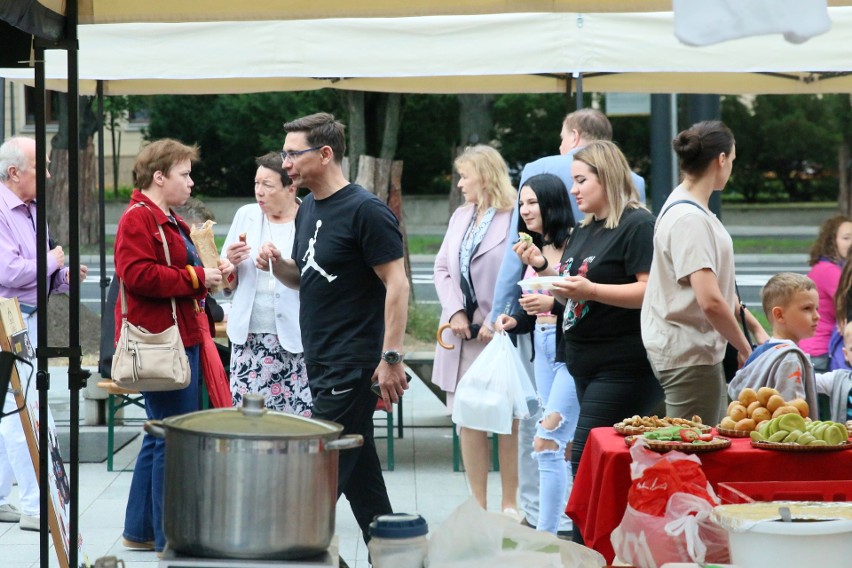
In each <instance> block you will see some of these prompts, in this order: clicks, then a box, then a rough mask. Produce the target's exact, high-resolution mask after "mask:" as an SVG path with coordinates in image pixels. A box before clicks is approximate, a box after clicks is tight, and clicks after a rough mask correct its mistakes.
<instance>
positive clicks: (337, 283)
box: [293, 184, 402, 367]
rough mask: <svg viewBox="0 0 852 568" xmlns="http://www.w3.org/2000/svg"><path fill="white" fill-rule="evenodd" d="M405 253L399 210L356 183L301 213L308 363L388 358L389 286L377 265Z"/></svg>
mask: <svg viewBox="0 0 852 568" xmlns="http://www.w3.org/2000/svg"><path fill="white" fill-rule="evenodd" d="M398 258H402V233H401V232H400V230H399V222H398V221H397V219H396V217H395V216H394V214H393V213H392V212H391V210H390V209H388V207H387V205H385V204H384V203H382V202H381V201H380V200H379V199H378V198H377V197H376V196H375V195H373V194H372V193H370V192H368V191H367V190H366V189H364V188H363V187H361V186H359V185H355V184H349V185H347V186H346V187H344V188H343V189H341V190H339V191H338V192H336V193H334V194H333V195H331V196H330V197H328V198H326V199H322V200H316V199H314V197H313V195H308V196H307V197H305V199H304V200H303V201H302V205H301V207H299V212H298V214H297V215H296V235H295V243H294V244H293V260H295V261H296V265H297V266H298V267H299V270H300V271H301V273H302V282H301V286H300V291H299V301H300V309H299V324H300V325H301V328H302V344H303V345H304V348H305V360H306V361H307V362H308V363H315V364H320V365H328V366H334V367H371V366H375V365H377V364H378V361H379V358H380V357H381V351H382V342H383V339H384V325H385V286H384V284H383V283H382V281H381V280H380V279H379V277H378V276H377V275H376V273H375V271H374V270H373V267H374V266H378V265H380V264H385V263H387V262H391V261H393V260H396V259H398Z"/></svg>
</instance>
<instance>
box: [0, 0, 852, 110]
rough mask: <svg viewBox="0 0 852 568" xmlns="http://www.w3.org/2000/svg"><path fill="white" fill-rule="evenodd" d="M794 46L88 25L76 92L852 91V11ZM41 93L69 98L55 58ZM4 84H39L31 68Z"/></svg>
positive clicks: (603, 30)
mask: <svg viewBox="0 0 852 568" xmlns="http://www.w3.org/2000/svg"><path fill="white" fill-rule="evenodd" d="M830 16H831V19H832V28H831V31H830V32H828V33H826V34H823V35H821V36H818V37H815V38H812V39H811V40H809V41H808V42H806V43H804V44H801V45H795V44H791V43H788V42H786V41H784V39H783V38H782V37H781V36H780V35H778V36H759V37H752V38H746V39H740V40H735V41H729V42H726V43H722V44H717V45H712V46H706V47H700V48H698V47H690V46H686V45H684V44H682V43H680V42H679V41H678V40H677V39H676V38H675V37H674V34H673V29H674V23H673V15H672V13H671V12H652V13H592V14H578V13H555V14H554V13H530V14H488V15H479V16H463V17H460V16H426V17H414V18H346V19H322V20H298V21H294V20H287V21H253V22H202V23H198V22H196V23H173V24H162V23H160V24H101V25H89V26H80V28H79V36H80V51H79V58H80V83H79V84H80V92H81V93H88V94H93V93H94V92H95V87H96V83H97V81H98V80H102V81H104V92H105V94H107V95H118V94H164V93H172V94H204V93H243V92H260V91H284V90H311V89H319V88H323V87H330V88H336V89H351V90H365V91H386V92H419V93H470V92H479V93H507V92H565V91H566V90H567V89H568V88H569V87H568V82H569V78H570V76H571V74H572V73H578V72H582V73H583V75H584V88H585V90H587V91H596V92H652V93H666V92H676V93H719V94H737V93H828V92H852V75H850V74H849V73H848V72H849V71H852V8H850V7H836V8H830ZM45 68H46V71H45V73H46V77H47V87H48V88H49V89H54V90H65V89H66V88H67V85H66V81H65V77H66V73H67V71H66V69H67V65H66V55H65V52H63V51H48V52H47V59H46V66H45ZM0 76H3V77H6V78H8V79H11V80H26V81H28V82H30V83H31V82H32V71H31V70H28V69H0Z"/></svg>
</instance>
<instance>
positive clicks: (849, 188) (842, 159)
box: [837, 142, 852, 215]
mask: <svg viewBox="0 0 852 568" xmlns="http://www.w3.org/2000/svg"><path fill="white" fill-rule="evenodd" d="M850 166H852V164H850V156H849V143H848V142H842V143H841V144H840V148H838V150H837V179H838V181H839V182H840V188H839V189H840V191H839V192H838V198H837V205H838V207H839V209H840V212H841V213H842V214H844V215H849V214H850V213H852V167H850Z"/></svg>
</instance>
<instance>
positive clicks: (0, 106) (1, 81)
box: [0, 77, 6, 144]
mask: <svg viewBox="0 0 852 568" xmlns="http://www.w3.org/2000/svg"><path fill="white" fill-rule="evenodd" d="M5 140H6V79H5V78H4V77H0V144H2V143H3V142H5Z"/></svg>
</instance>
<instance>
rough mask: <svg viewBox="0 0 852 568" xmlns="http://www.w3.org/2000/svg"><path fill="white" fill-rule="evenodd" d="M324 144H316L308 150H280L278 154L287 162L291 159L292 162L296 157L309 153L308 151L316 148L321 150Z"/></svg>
mask: <svg viewBox="0 0 852 568" xmlns="http://www.w3.org/2000/svg"><path fill="white" fill-rule="evenodd" d="M320 149H322V146H314V147H313V148H308V149H307V150H293V151H292V152H278V155H280V156H281V161H282V162H286V161H287V160H290V161H291V162H293V161H295V160H296V158H298V157H299V156H301V155H302V154H307V153H308V152H313V151H314V150H320Z"/></svg>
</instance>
